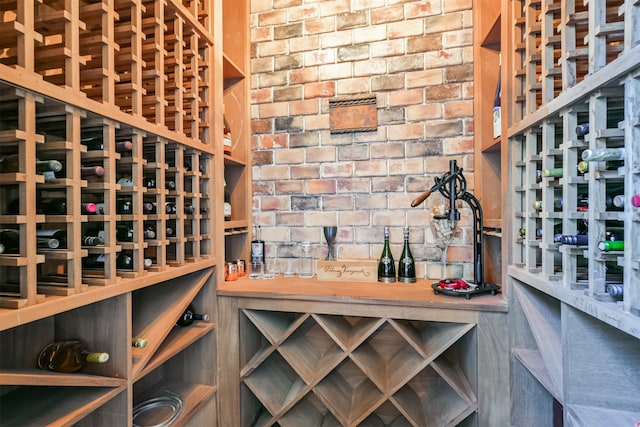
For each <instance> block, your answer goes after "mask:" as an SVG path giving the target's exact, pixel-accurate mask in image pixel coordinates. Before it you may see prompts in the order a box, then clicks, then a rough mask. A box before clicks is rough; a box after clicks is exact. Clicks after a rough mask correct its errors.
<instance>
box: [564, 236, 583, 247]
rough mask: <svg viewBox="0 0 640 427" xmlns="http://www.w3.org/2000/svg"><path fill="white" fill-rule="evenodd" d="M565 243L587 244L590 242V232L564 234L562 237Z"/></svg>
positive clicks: (574, 244)
mask: <svg viewBox="0 0 640 427" xmlns="http://www.w3.org/2000/svg"><path fill="white" fill-rule="evenodd" d="M560 243H562V244H563V245H573V246H587V245H588V244H589V235H588V234H573V235H572V234H564V235H562V237H561V239H560Z"/></svg>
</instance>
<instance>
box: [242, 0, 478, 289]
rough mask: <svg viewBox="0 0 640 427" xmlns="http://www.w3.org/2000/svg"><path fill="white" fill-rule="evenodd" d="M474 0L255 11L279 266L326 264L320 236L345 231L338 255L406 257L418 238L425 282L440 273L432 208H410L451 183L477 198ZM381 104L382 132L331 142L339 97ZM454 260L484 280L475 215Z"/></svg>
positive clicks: (256, 65)
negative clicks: (476, 261) (460, 182)
mask: <svg viewBox="0 0 640 427" xmlns="http://www.w3.org/2000/svg"><path fill="white" fill-rule="evenodd" d="M471 3H472V2H471V0H438V1H424V0H421V1H415V0H413V1H412V0H405V1H402V0H252V14H251V41H252V58H251V70H252V77H251V85H252V92H251V97H252V108H251V111H252V146H253V165H254V166H253V192H254V194H253V210H254V222H255V224H260V225H261V227H262V238H263V239H264V240H265V241H266V242H267V251H268V255H270V256H278V257H290V256H296V255H299V254H300V253H301V248H300V245H299V243H300V242H303V241H308V242H312V244H313V249H312V253H313V255H314V257H315V258H323V257H324V256H325V255H326V244H325V242H324V237H323V232H322V226H323V225H337V226H338V233H339V234H338V238H337V242H338V245H337V246H338V255H339V257H340V258H344V259H347V258H373V259H377V258H379V256H380V252H381V250H382V242H383V228H384V226H389V227H391V243H392V251H393V254H394V257H395V259H396V261H397V259H398V258H399V257H400V252H401V244H402V239H403V237H402V231H403V227H404V226H405V225H408V226H409V227H410V231H411V238H410V242H411V250H412V252H413V255H414V257H415V258H416V261H417V267H418V276H419V277H424V275H425V269H427V270H428V273H429V275H430V276H431V277H438V276H440V273H439V269H438V268H439V264H438V261H439V257H440V255H439V254H440V251H439V250H438V249H437V248H435V245H434V236H433V233H432V231H431V227H430V210H431V208H432V207H433V206H434V205H436V204H439V203H441V202H442V201H443V200H442V198H441V196H440V194H437V195H433V196H431V197H430V198H429V199H428V200H427V202H426V203H424V204H423V205H421V206H420V207H418V208H411V207H410V203H411V201H412V200H413V199H414V198H415V197H416V196H418V195H419V194H421V193H422V192H424V191H425V190H427V189H428V188H430V187H431V186H432V185H433V183H434V178H435V177H436V176H440V175H441V174H442V173H444V172H446V171H447V170H448V167H449V160H450V159H456V160H457V161H458V165H459V166H461V167H463V168H464V169H465V177H466V179H467V184H468V188H469V189H472V188H473V105H472V104H473V81H472V76H473V63H472V61H473V52H472V51H473V48H472V42H473V40H472V13H471ZM360 94H375V95H376V98H377V108H378V128H377V130H376V131H374V132H357V133H348V134H331V133H330V129H329V100H330V99H332V98H334V97H341V96H352V95H360ZM460 208H461V214H462V220H461V221H460V222H459V223H458V226H457V228H456V230H455V238H454V241H453V243H452V245H451V246H450V247H449V249H448V254H447V259H448V260H449V261H450V263H451V269H450V271H449V273H448V275H460V274H462V272H464V277H466V278H469V279H471V278H473V273H472V271H473V270H472V264H471V261H472V257H473V247H472V246H471V243H472V241H473V236H472V230H471V224H472V221H471V211H470V209H468V207H467V205H466V204H460Z"/></svg>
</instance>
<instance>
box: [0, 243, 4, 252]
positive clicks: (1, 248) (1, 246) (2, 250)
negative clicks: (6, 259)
mask: <svg viewBox="0 0 640 427" xmlns="http://www.w3.org/2000/svg"><path fill="white" fill-rule="evenodd" d="M3 253H4V245H3V244H2V243H0V255H2V254H3Z"/></svg>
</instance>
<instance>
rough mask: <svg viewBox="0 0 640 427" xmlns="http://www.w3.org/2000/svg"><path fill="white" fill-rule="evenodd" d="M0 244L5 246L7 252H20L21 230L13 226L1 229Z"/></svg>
mask: <svg viewBox="0 0 640 427" xmlns="http://www.w3.org/2000/svg"><path fill="white" fill-rule="evenodd" d="M0 244H2V246H4V253H5V254H17V253H19V252H20V232H19V231H18V230H15V229H13V228H5V229H4V230H0Z"/></svg>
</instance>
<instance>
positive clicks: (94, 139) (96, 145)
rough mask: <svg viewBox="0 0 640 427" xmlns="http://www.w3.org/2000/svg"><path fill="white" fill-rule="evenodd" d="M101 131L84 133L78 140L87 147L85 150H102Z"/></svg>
mask: <svg viewBox="0 0 640 427" xmlns="http://www.w3.org/2000/svg"><path fill="white" fill-rule="evenodd" d="M102 138H103V136H102V131H96V132H90V133H89V132H85V133H84V135H83V136H82V137H81V138H80V143H81V144H84V145H86V146H87V150H90V151H94V150H104V144H103V139H102Z"/></svg>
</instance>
